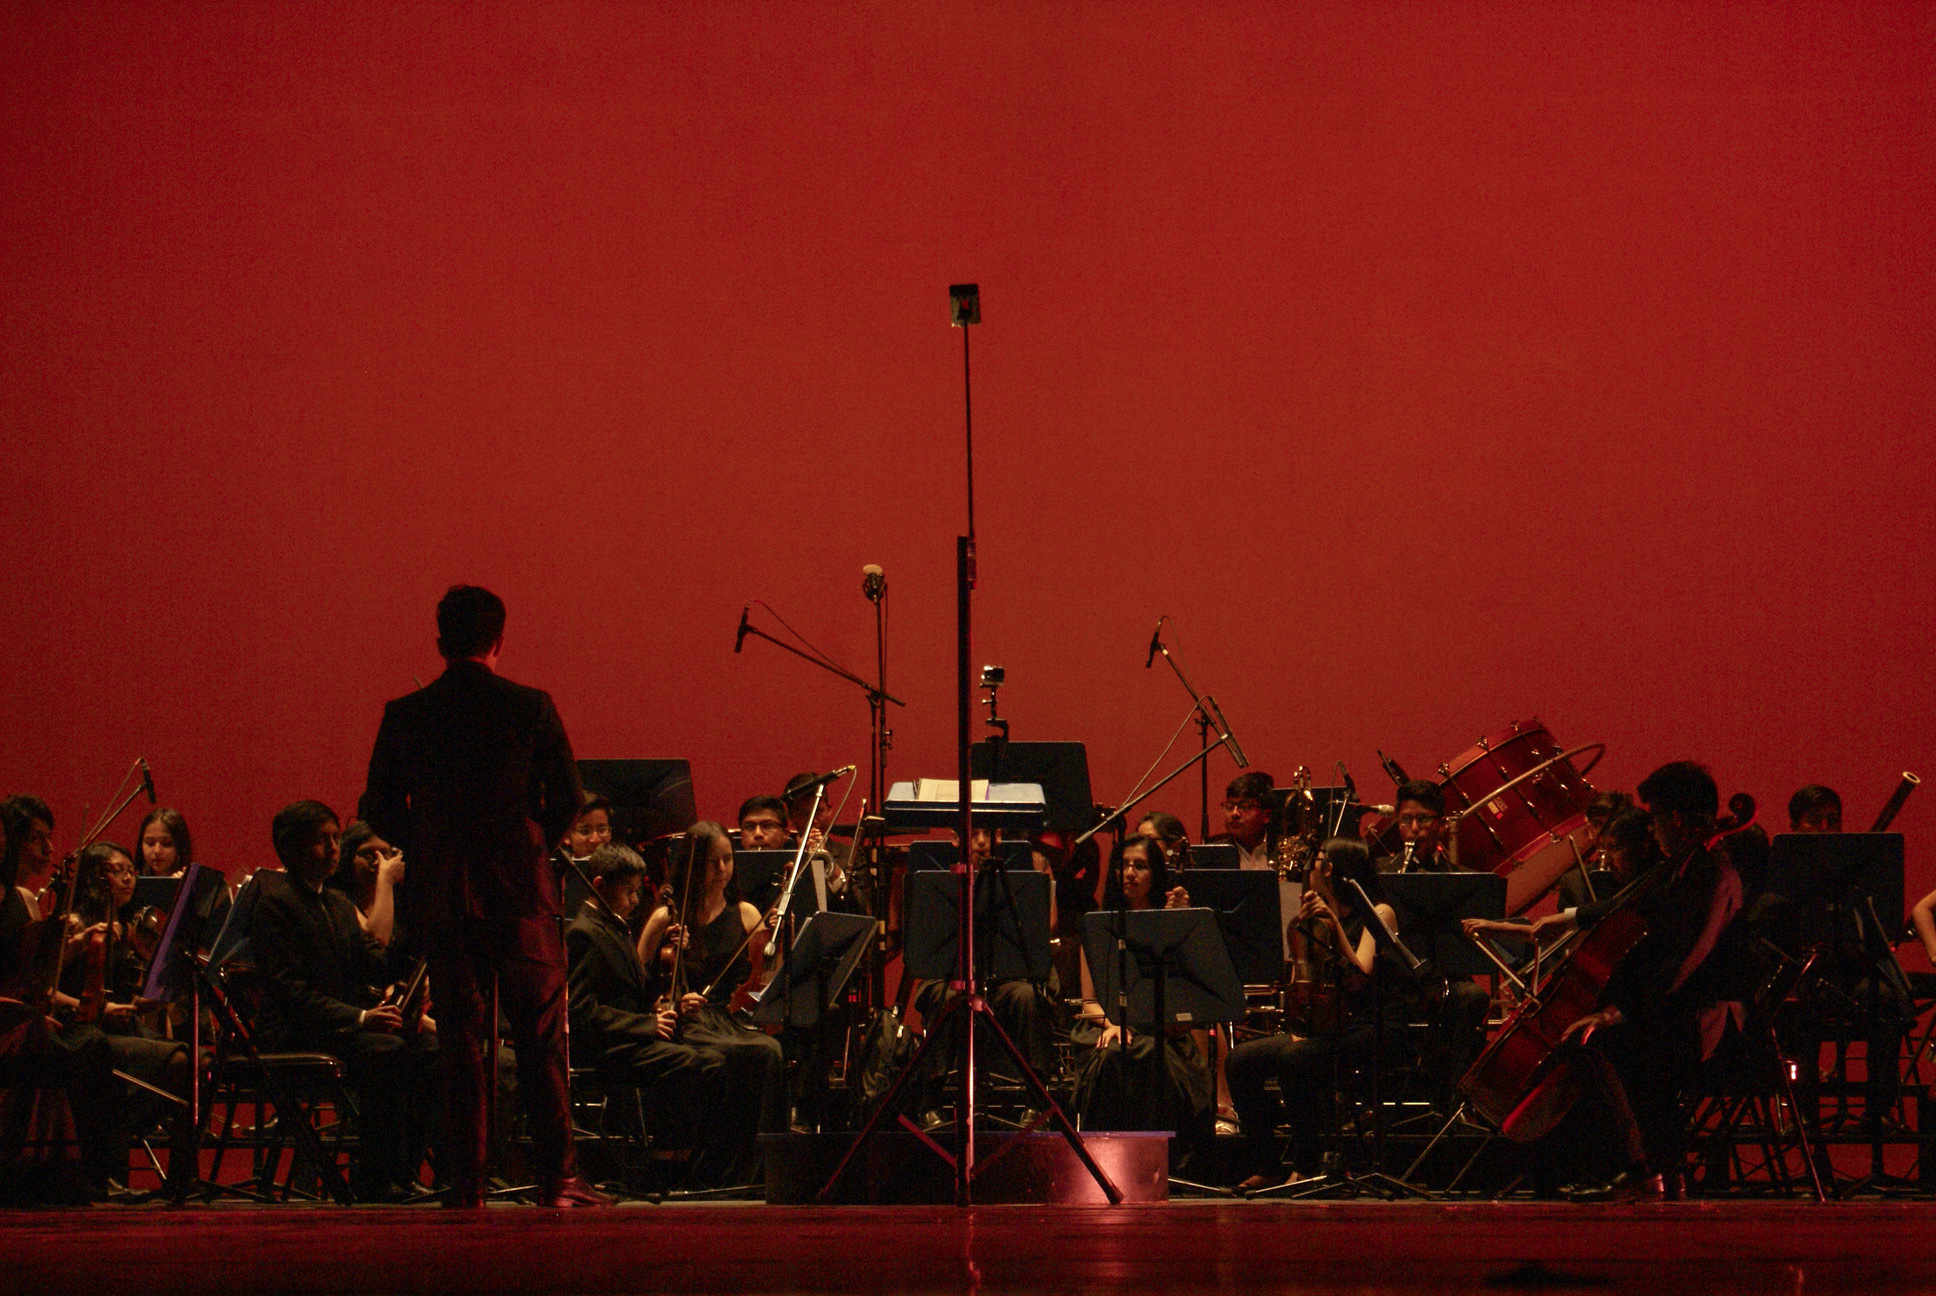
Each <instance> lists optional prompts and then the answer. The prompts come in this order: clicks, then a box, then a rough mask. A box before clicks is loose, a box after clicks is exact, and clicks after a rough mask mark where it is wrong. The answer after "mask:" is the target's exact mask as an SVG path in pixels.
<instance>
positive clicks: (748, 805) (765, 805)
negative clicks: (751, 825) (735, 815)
mask: <svg viewBox="0 0 1936 1296" xmlns="http://www.w3.org/2000/svg"><path fill="white" fill-rule="evenodd" d="M758 810H771V811H772V812H773V813H774V814H776V815H778V816H780V823H781V824H782V825H784V824H785V823H786V821H787V803H786V802H784V801H782V800H780V798H778V797H776V796H750V797H747V798H746V799H745V800H744V801H742V802H740V803H739V820H738V822H740V823H745V822H746V820H747V819H748V818H749V817H750V816H751V815H752V814H753V813H754V812H755V811H758Z"/></svg>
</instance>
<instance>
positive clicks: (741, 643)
mask: <svg viewBox="0 0 1936 1296" xmlns="http://www.w3.org/2000/svg"><path fill="white" fill-rule="evenodd" d="M752 610H753V605H752V604H750V603H749V604H747V605H746V606H745V607H743V608H741V609H740V610H739V633H738V634H737V635H734V636H733V651H734V652H738V651H739V650H740V649H742V648H744V647H746V632H747V631H748V630H750V629H752V627H751V626H750V625H748V624H747V623H746V614H747V613H748V612H751V611H752Z"/></svg>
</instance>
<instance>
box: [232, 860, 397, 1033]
mask: <svg viewBox="0 0 1936 1296" xmlns="http://www.w3.org/2000/svg"><path fill="white" fill-rule="evenodd" d="M256 885H257V886H259V887H261V889H262V894H261V896H260V897H259V898H258V899H257V901H256V907H255V914H254V921H253V923H252V924H251V926H250V933H249V938H250V940H251V942H252V943H253V945H254V950H255V966H256V971H257V972H258V973H259V974H260V976H261V977H262V989H263V995H262V1007H261V1009H260V1010H259V1012H258V1015H257V1021H256V1025H257V1027H258V1029H259V1030H260V1032H261V1034H262V1035H263V1036H264V1037H265V1038H267V1039H270V1040H273V1041H284V1042H287V1041H296V1042H308V1043H312V1044H313V1043H316V1042H318V1041H320V1040H323V1039H326V1038H327V1037H328V1036H330V1035H334V1034H341V1033H344V1032H348V1031H353V1030H355V1029H356V1028H357V1024H358V1019H359V1018H360V1017H361V1016H362V1012H363V1009H365V1008H368V1007H371V1006H373V1005H374V1004H375V1003H376V996H375V994H374V993H373V990H374V989H375V986H376V983H377V982H378V981H380V980H382V978H383V967H382V962H381V958H380V955H379V954H378V951H377V947H376V943H375V942H374V941H372V940H371V939H370V938H369V937H368V936H366V935H364V933H363V925H362V924H361V923H360V922H358V921H357V918H356V906H355V905H354V904H351V903H350V898H349V897H348V896H346V895H344V894H343V893H342V892H341V891H338V890H336V889H335V888H333V887H324V888H323V889H322V892H321V893H320V894H318V893H317V892H315V891H312V890H310V889H309V888H308V887H306V886H304V885H303V884H302V883H301V882H299V881H297V880H296V879H295V878H292V877H290V876H289V875H288V874H287V873H275V872H270V871H269V870H266V869H265V870H263V871H262V872H260V873H258V874H256Z"/></svg>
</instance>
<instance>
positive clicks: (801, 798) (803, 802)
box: [780, 770, 853, 909]
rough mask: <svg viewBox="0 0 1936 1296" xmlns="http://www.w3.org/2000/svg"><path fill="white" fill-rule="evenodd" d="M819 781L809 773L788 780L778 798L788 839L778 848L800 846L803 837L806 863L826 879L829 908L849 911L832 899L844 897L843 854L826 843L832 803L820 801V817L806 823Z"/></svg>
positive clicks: (844, 872)
mask: <svg viewBox="0 0 1936 1296" xmlns="http://www.w3.org/2000/svg"><path fill="white" fill-rule="evenodd" d="M820 778H821V776H820V775H818V774H815V773H813V772H812V771H810V770H809V771H807V772H805V773H801V774H795V775H794V776H793V777H792V778H790V779H788V780H787V783H786V791H784V792H782V793H781V794H780V796H781V800H782V801H783V802H784V803H785V805H786V813H787V839H786V840H785V841H784V842H782V843H781V845H782V846H784V847H786V848H787V849H789V850H791V849H792V848H793V847H795V846H798V845H799V844H800V838H801V836H802V835H803V834H804V835H805V837H806V839H807V858H808V860H809V862H811V863H812V865H813V867H814V868H815V869H816V870H818V871H821V872H823V873H824V874H825V876H826V879H827V895H828V897H829V900H828V907H829V908H835V909H841V908H847V909H851V908H852V907H853V906H852V905H851V904H835V903H834V901H833V899H832V897H835V896H842V897H844V896H846V895H847V873H846V868H845V865H844V863H843V860H844V858H845V852H844V851H839V850H835V849H834V848H833V843H832V842H830V841H829V840H828V839H827V831H828V829H829V828H831V827H832V826H833V817H834V806H833V803H832V802H831V801H829V800H826V799H825V798H822V800H821V802H820V814H819V817H818V818H817V819H816V820H815V821H814V822H813V823H808V822H807V816H808V815H809V814H811V813H812V812H813V792H814V788H815V786H816V785H817V784H818V783H819V781H820Z"/></svg>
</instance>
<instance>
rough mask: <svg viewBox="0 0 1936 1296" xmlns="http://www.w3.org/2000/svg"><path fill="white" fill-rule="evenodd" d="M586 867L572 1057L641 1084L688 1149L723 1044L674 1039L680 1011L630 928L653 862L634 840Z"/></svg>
mask: <svg viewBox="0 0 1936 1296" xmlns="http://www.w3.org/2000/svg"><path fill="white" fill-rule="evenodd" d="M585 871H586V873H587V874H588V875H589V876H590V878H591V887H592V895H591V898H589V899H587V900H586V901H585V902H584V904H583V905H582V906H580V907H579V910H578V914H577V916H576V917H575V918H574V919H573V920H572V924H571V926H570V927H569V928H568V929H567V930H566V931H565V955H566V958H567V959H568V961H569V963H570V967H571V983H570V984H571V1054H572V1061H573V1062H574V1064H575V1065H578V1066H582V1067H588V1068H591V1069H593V1070H596V1071H598V1072H599V1073H600V1074H602V1075H604V1076H605V1077H607V1078H608V1079H612V1080H616V1081H618V1082H620V1083H622V1084H627V1085H631V1086H633V1087H634V1088H636V1089H637V1090H638V1091H639V1093H640V1096H641V1098H642V1099H643V1102H644V1107H645V1111H646V1118H647V1120H648V1121H652V1122H654V1124H655V1126H656V1127H657V1129H658V1131H659V1132H660V1133H661V1134H665V1135H669V1136H670V1137H671V1138H672V1139H673V1141H674V1145H675V1146H680V1147H690V1146H692V1140H694V1139H695V1138H699V1137H703V1136H704V1135H705V1133H706V1132H707V1129H706V1126H707V1122H708V1121H709V1120H710V1119H711V1117H712V1116H713V1109H714V1106H715V1104H716V1103H717V1102H718V1099H719V1084H720V1079H721V1077H722V1076H723V1075H724V1074H725V1066H726V1060H725V1058H724V1057H723V1056H722V1055H721V1054H720V1053H719V1051H718V1050H717V1049H711V1048H706V1047H703V1046H699V1045H694V1044H681V1043H677V1042H675V1041H674V1039H673V1036H674V1034H675V1032H676V1031H677V1030H678V1026H679V1014H678V1010H677V1009H676V1008H675V1007H674V1006H673V1004H672V1002H671V1000H670V999H667V998H665V997H664V996H663V994H662V991H663V986H662V985H660V984H658V983H657V980H656V978H654V977H651V976H648V975H647V973H646V968H645V964H644V963H643V962H641V961H640V959H639V951H638V946H637V945H635V944H634V943H633V941H632V938H631V933H630V932H628V931H627V930H626V924H627V923H629V922H630V921H631V920H632V915H633V914H634V913H635V912H637V910H638V907H639V899H640V895H641V893H642V892H643V891H644V889H645V885H646V880H645V875H646V867H645V861H644V860H643V859H640V858H639V856H638V854H637V853H636V852H635V851H633V850H632V849H631V848H630V847H628V846H614V845H609V844H607V845H604V846H600V847H599V848H598V849H597V850H595V851H593V852H592V854H591V858H590V859H588V860H587V861H586V862H585ZM702 1160H703V1158H702ZM692 1169H693V1172H694V1174H695V1176H696V1177H698V1178H699V1179H701V1180H702V1181H703V1180H704V1178H705V1176H706V1175H707V1174H708V1168H706V1167H704V1166H703V1165H702V1164H700V1163H699V1162H695V1164H694V1165H693V1167H692ZM723 1169H724V1167H723V1166H722V1167H717V1168H716V1170H723Z"/></svg>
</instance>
